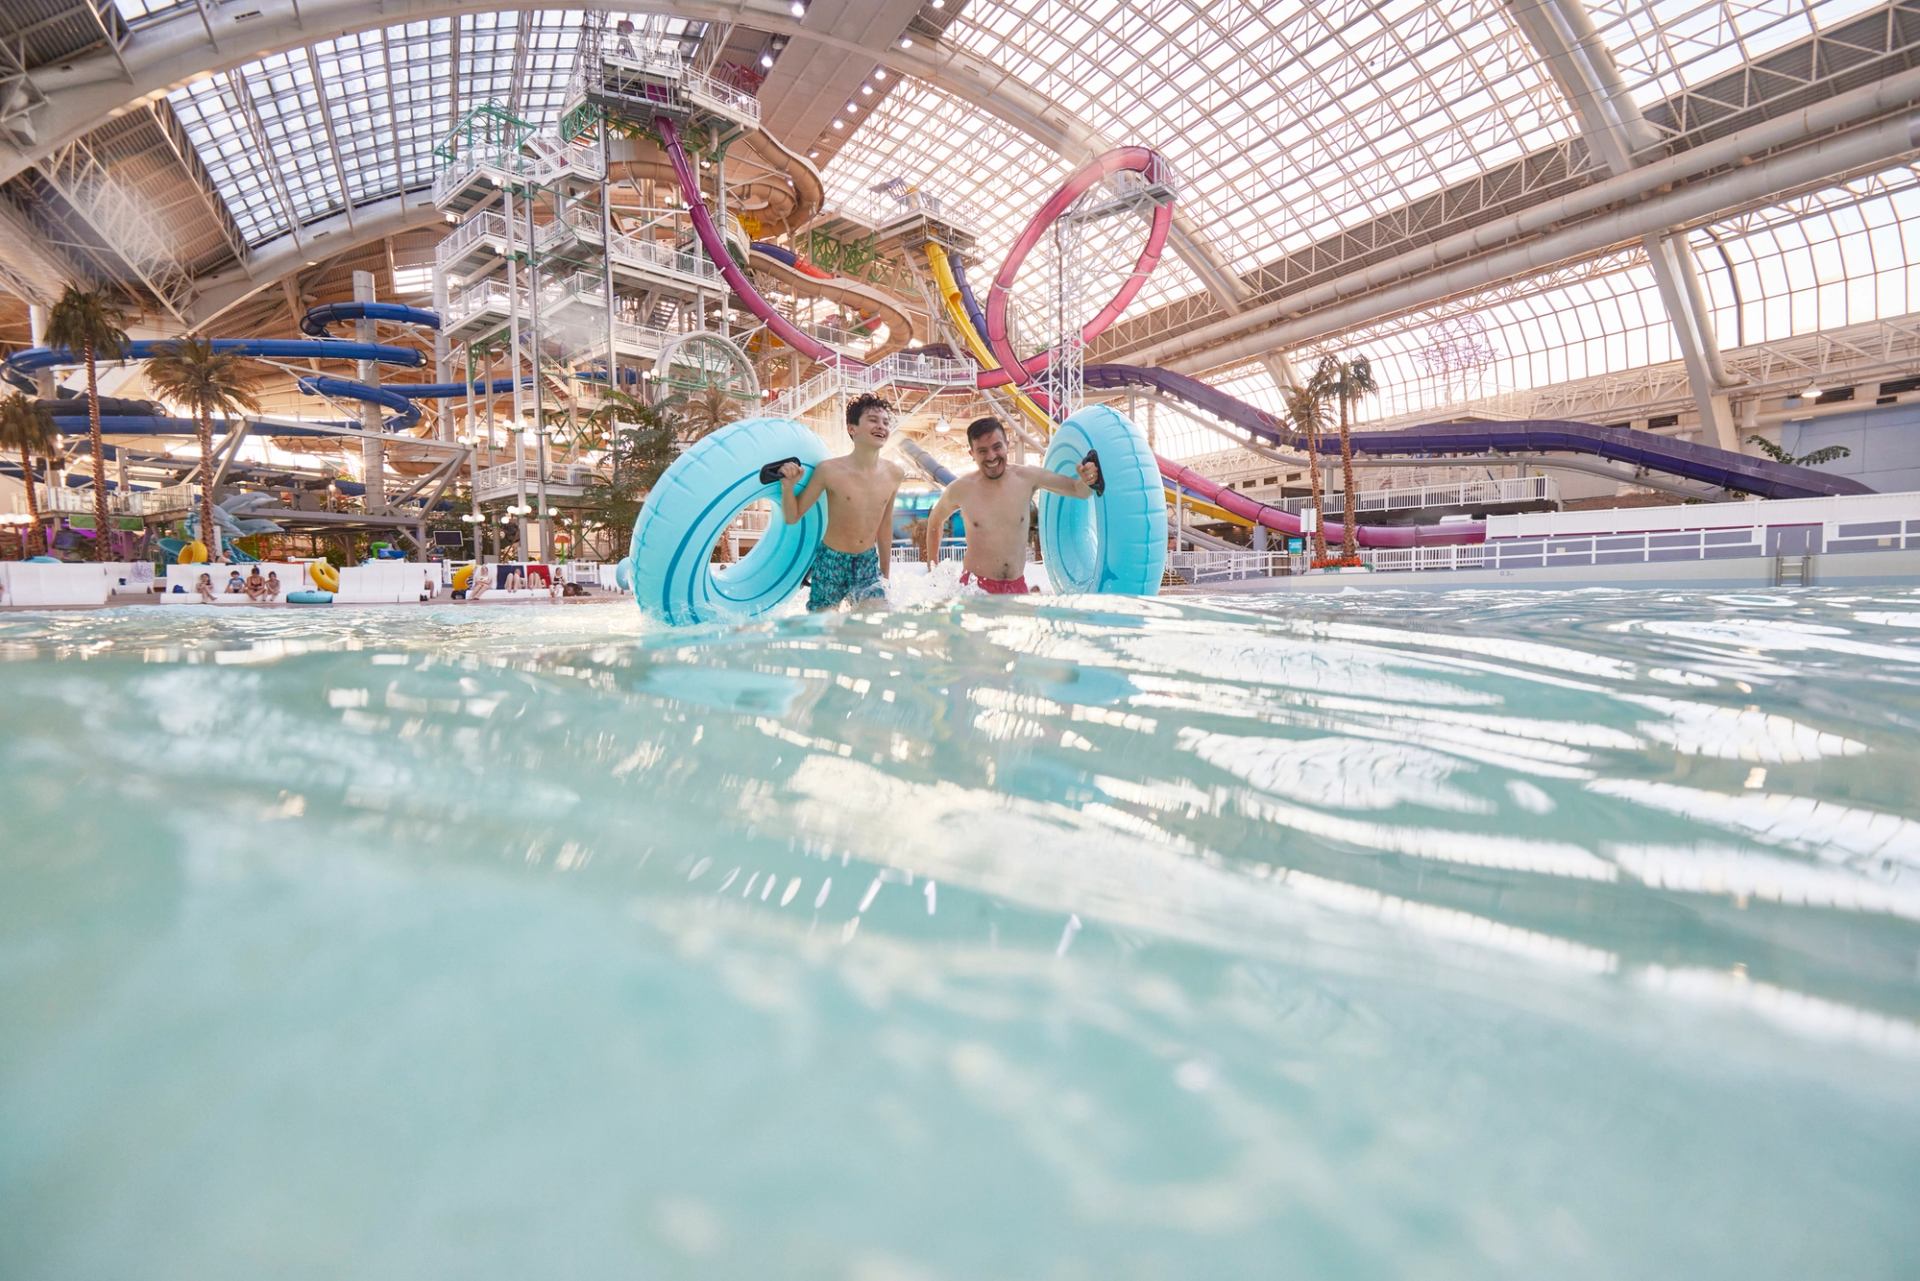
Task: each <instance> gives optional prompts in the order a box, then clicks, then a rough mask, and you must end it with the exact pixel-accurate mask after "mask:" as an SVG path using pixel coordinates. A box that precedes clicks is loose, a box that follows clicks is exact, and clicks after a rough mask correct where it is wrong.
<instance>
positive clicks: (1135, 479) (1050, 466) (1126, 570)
mask: <svg viewBox="0 0 1920 1281" xmlns="http://www.w3.org/2000/svg"><path fill="white" fill-rule="evenodd" d="M1089 451H1092V452H1094V453H1096V454H1098V455H1099V461H1100V477H1101V481H1102V490H1103V491H1104V492H1102V493H1099V494H1096V495H1095V496H1093V497H1092V498H1069V497H1067V496H1066V495H1064V494H1055V493H1050V492H1043V493H1042V494H1041V495H1040V548H1041V550H1042V552H1044V553H1045V555H1046V561H1047V574H1048V576H1049V577H1050V578H1051V579H1052V580H1053V588H1054V590H1055V591H1056V592H1108V593H1111V594H1115V595H1121V596H1157V595H1159V594H1160V578H1161V575H1162V574H1163V573H1164V572H1165V571H1166V566H1167V499H1166V494H1165V492H1164V490H1163V489H1162V488H1161V484H1160V474H1159V468H1158V466H1157V460H1156V459H1155V458H1154V456H1153V451H1152V450H1150V449H1148V448H1147V442H1146V440H1145V438H1144V437H1142V436H1141V434H1140V432H1139V429H1137V428H1136V427H1135V426H1134V425H1133V424H1132V423H1130V422H1128V421H1127V420H1126V419H1125V418H1124V417H1122V416H1121V415H1120V414H1117V413H1115V412H1114V411H1113V410H1112V409H1109V408H1108V407H1107V406H1105V405H1089V406H1088V407H1087V408H1085V409H1083V410H1081V411H1080V412H1079V413H1077V414H1075V415H1074V416H1073V417H1071V418H1069V419H1067V420H1066V421H1065V422H1063V423H1061V424H1060V427H1059V429H1058V430H1057V431H1055V432H1054V434H1053V443H1052V444H1050V445H1048V446H1047V457H1046V461H1045V463H1043V464H1042V465H1043V466H1045V467H1046V469H1047V470H1048V471H1050V472H1054V473H1056V474H1058V475H1063V476H1071V475H1073V474H1074V470H1075V469H1076V468H1077V467H1078V466H1079V465H1080V462H1081V460H1082V459H1084V458H1085V457H1086V456H1087V454H1088V452H1089Z"/></svg>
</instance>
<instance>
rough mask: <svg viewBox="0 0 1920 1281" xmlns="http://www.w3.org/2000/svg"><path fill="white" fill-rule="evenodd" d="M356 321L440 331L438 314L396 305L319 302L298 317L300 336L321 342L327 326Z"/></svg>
mask: <svg viewBox="0 0 1920 1281" xmlns="http://www.w3.org/2000/svg"><path fill="white" fill-rule="evenodd" d="M356 320H384V321H386V322H387V323H388V324H394V325H419V326H421V327H423V328H426V329H438V328H440V316H439V313H438V312H432V311H423V310H422V309H420V308H419V307H408V306H405V305H403V304H401V303H397V302H323V303H321V304H320V305H319V306H318V307H309V308H307V314H306V315H304V316H302V317H300V332H301V333H303V334H310V335H312V336H313V337H315V338H324V337H326V336H327V329H328V328H329V327H330V326H332V325H344V324H349V323H351V322H353V321H356Z"/></svg>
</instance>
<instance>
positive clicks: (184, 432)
mask: <svg viewBox="0 0 1920 1281" xmlns="http://www.w3.org/2000/svg"><path fill="white" fill-rule="evenodd" d="M347 425H348V426H352V425H353V424H347ZM225 426H226V424H225V422H224V421H216V422H215V423H214V434H215V435H224V434H225ZM53 427H54V430H55V431H57V432H59V433H60V434H61V435H62V436H84V435H86V434H87V433H88V426H87V420H86V419H85V418H56V419H54V420H53ZM253 428H254V430H255V431H258V432H260V433H261V434H262V435H267V436H330V435H333V434H334V433H332V432H330V431H328V430H326V429H325V428H323V427H320V426H317V425H316V426H311V427H294V426H290V425H288V424H284V423H268V422H258V421H256V422H254V423H253ZM199 430H200V426H199V424H198V423H196V422H194V421H193V419H191V418H162V417H151V416H143V417H132V416H107V417H103V418H101V420H100V432H101V434H102V435H105V436H191V435H193V434H194V433H196V432H198V431H199Z"/></svg>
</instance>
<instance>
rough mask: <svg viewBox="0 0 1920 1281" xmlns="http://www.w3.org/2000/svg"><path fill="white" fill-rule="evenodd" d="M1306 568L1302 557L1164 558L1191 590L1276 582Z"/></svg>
mask: <svg viewBox="0 0 1920 1281" xmlns="http://www.w3.org/2000/svg"><path fill="white" fill-rule="evenodd" d="M1306 565H1307V557H1306V555H1305V554H1304V553H1300V554H1289V553H1287V552H1256V551H1244V552H1241V551H1234V552H1227V551H1203V552H1169V553H1168V554H1167V568H1168V569H1169V570H1171V571H1173V573H1174V574H1175V575H1176V576H1177V577H1178V578H1179V579H1180V581H1182V582H1184V583H1189V584H1192V585H1194V586H1200V585H1202V584H1205V583H1224V582H1233V581H1239V580H1244V579H1249V578H1279V577H1281V576H1283V575H1286V574H1297V573H1300V572H1301V571H1303V570H1304V569H1305V568H1306Z"/></svg>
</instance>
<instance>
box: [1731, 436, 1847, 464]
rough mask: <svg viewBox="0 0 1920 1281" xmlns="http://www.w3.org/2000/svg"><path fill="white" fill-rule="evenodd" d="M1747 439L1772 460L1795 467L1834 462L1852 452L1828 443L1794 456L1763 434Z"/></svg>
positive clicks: (1842, 446)
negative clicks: (1820, 447)
mask: <svg viewBox="0 0 1920 1281" xmlns="http://www.w3.org/2000/svg"><path fill="white" fill-rule="evenodd" d="M1747 441H1748V442H1749V443H1750V444H1752V445H1753V446H1754V447H1755V448H1757V449H1759V451H1760V452H1761V453H1763V454H1765V455H1766V456H1767V457H1769V458H1771V459H1773V461H1774V462H1776V463H1789V464H1791V465H1793V466H1796V467H1818V466H1819V465H1820V464H1822V463H1831V462H1835V461H1838V460H1839V459H1842V458H1845V457H1847V456H1848V455H1850V454H1852V453H1853V451H1852V450H1851V449H1848V448H1847V447H1846V446H1845V445H1828V446H1827V447H1826V448H1825V449H1816V450H1814V451H1813V452H1812V453H1810V454H1802V455H1800V456H1799V457H1798V458H1795V457H1794V456H1793V455H1792V454H1791V453H1789V452H1788V451H1787V450H1784V449H1782V448H1780V446H1778V445H1776V444H1774V443H1773V442H1772V441H1770V440H1768V439H1767V438H1766V437H1765V436H1749V437H1747Z"/></svg>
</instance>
